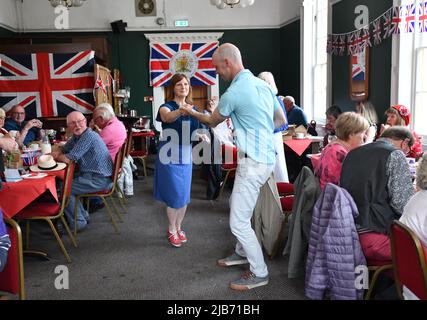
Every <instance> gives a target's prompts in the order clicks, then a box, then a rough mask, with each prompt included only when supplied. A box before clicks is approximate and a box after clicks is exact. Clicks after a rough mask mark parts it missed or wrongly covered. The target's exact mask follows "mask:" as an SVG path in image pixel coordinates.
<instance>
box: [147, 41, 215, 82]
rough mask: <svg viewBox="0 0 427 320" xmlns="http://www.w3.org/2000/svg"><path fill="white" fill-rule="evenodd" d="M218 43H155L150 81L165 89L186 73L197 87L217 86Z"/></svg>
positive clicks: (151, 55)
mask: <svg viewBox="0 0 427 320" xmlns="http://www.w3.org/2000/svg"><path fill="white" fill-rule="evenodd" d="M217 47H218V42H211V43H170V44H163V43H154V44H151V45H150V51H151V52H150V79H151V85H152V86H153V87H164V86H167V85H168V84H169V80H170V79H171V78H172V76H173V75H174V74H176V73H183V74H185V75H186V76H187V77H188V78H189V79H190V80H191V85H193V86H211V85H214V84H215V83H216V71H215V67H214V66H213V64H212V55H213V53H214V52H215V50H216V49H217Z"/></svg>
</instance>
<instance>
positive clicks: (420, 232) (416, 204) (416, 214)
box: [400, 153, 427, 300]
mask: <svg viewBox="0 0 427 320" xmlns="http://www.w3.org/2000/svg"><path fill="white" fill-rule="evenodd" d="M416 181H417V189H418V190H419V191H418V192H417V193H416V194H415V195H414V196H413V197H412V198H411V200H409V202H408V203H407V205H406V206H405V209H403V214H402V217H400V222H402V223H403V224H405V225H407V226H408V227H409V228H410V229H411V230H412V231H414V232H415V234H416V235H417V237H418V238H419V239H420V240H421V242H423V244H424V246H426V247H427V211H426V210H425V208H426V207H427V153H426V154H424V156H423V157H422V160H421V161H420V163H419V165H418V170H417V179H416ZM403 295H404V297H405V299H407V300H414V299H418V298H417V297H416V296H415V295H414V294H413V293H412V292H410V291H409V290H408V289H407V288H403Z"/></svg>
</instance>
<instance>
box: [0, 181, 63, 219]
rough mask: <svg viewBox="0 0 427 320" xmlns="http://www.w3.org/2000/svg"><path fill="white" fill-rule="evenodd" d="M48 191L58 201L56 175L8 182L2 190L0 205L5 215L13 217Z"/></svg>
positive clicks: (0, 192)
mask: <svg viewBox="0 0 427 320" xmlns="http://www.w3.org/2000/svg"><path fill="white" fill-rule="evenodd" d="M46 191H49V192H50V194H51V195H52V196H53V197H54V198H55V200H56V201H58V194H57V192H56V186H55V177H53V176H47V177H45V178H42V179H24V180H22V181H19V182H8V183H5V184H4V185H3V190H2V191H0V207H1V208H2V210H3V215H4V216H5V217H7V218H12V217H13V216H14V215H15V214H17V213H18V212H19V211H21V210H22V209H24V208H25V207H26V206H28V205H29V204H30V203H31V202H33V201H34V200H35V199H37V198H38V197H39V196H41V195H42V194H43V193H45V192H46Z"/></svg>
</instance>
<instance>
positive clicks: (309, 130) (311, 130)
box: [307, 120, 319, 137]
mask: <svg viewBox="0 0 427 320" xmlns="http://www.w3.org/2000/svg"><path fill="white" fill-rule="evenodd" d="M316 125H317V124H316V121H315V120H311V121H310V123H309V124H308V127H307V133H308V134H309V135H311V136H313V137H317V136H318V135H319V134H318V133H317V131H316Z"/></svg>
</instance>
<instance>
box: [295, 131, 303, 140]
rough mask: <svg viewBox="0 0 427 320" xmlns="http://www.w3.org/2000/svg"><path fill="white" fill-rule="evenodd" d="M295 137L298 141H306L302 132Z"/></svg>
mask: <svg viewBox="0 0 427 320" xmlns="http://www.w3.org/2000/svg"><path fill="white" fill-rule="evenodd" d="M295 137H296V138H297V139H304V138H305V134H304V133H302V132H297V133H296V135H295Z"/></svg>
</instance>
